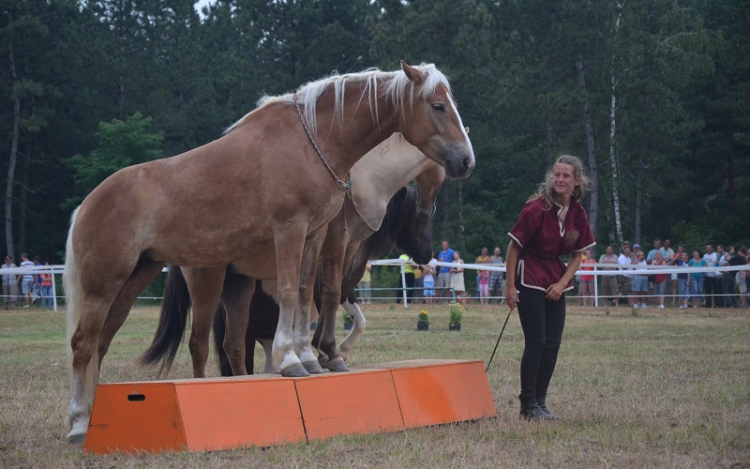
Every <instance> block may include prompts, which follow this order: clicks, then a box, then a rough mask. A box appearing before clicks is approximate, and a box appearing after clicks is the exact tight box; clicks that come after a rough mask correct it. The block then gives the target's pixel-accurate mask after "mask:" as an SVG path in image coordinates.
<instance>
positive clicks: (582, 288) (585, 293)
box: [578, 249, 596, 306]
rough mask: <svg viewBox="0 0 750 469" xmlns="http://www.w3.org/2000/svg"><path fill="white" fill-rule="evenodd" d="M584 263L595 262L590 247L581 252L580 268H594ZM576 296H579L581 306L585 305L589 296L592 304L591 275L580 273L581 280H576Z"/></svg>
mask: <svg viewBox="0 0 750 469" xmlns="http://www.w3.org/2000/svg"><path fill="white" fill-rule="evenodd" d="M586 264H596V259H594V254H593V253H592V252H591V249H586V251H584V253H583V259H582V260H581V270H594V268H593V267H588V266H586ZM578 296H580V297H581V306H586V304H587V303H588V301H589V298H591V304H592V305H593V304H594V276H593V275H581V280H579V281H578Z"/></svg>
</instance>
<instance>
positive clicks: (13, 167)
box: [0, 0, 750, 264]
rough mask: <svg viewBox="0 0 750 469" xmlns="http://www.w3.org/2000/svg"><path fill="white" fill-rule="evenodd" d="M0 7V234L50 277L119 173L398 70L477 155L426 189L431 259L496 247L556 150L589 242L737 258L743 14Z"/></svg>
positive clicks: (748, 140)
mask: <svg viewBox="0 0 750 469" xmlns="http://www.w3.org/2000/svg"><path fill="white" fill-rule="evenodd" d="M0 5H2V8H1V9H0V11H2V15H1V16H0V152H2V155H3V157H2V160H3V164H4V166H3V170H4V176H5V178H3V182H2V185H3V187H2V188H3V191H4V192H3V193H4V196H5V198H4V206H3V213H4V229H3V230H2V231H3V242H4V247H5V249H6V253H8V254H11V255H13V256H14V257H15V259H16V260H19V259H20V256H19V254H20V253H21V252H23V251H28V252H29V253H31V255H32V256H35V255H39V256H41V257H42V258H43V259H45V260H49V261H50V263H52V264H55V263H60V262H61V261H62V257H63V255H64V245H65V238H66V234H67V226H68V220H69V216H70V213H71V211H72V209H73V208H74V207H75V206H76V205H77V204H78V203H80V201H81V200H83V198H84V197H85V196H86V194H87V193H88V192H90V191H91V190H92V189H93V188H94V187H96V185H97V184H98V183H99V182H101V181H102V180H104V178H106V177H107V176H108V175H109V174H111V173H113V172H114V171H116V170H117V169H119V168H122V167H125V166H128V165H132V164H135V163H140V162H143V161H147V160H152V159H155V158H162V157H166V156H170V155H175V154H178V153H181V152H184V151H186V150H189V149H191V148H194V147H197V146H200V145H203V144H205V143H208V142H210V141H212V140H214V139H216V138H219V137H220V136H221V133H222V131H223V130H224V129H226V128H227V127H228V126H230V125H231V124H232V123H234V122H235V121H237V120H238V119H239V118H240V117H242V116H243V115H244V114H246V113H247V112H249V111H250V110H252V109H253V108H254V107H255V103H256V101H257V100H258V99H259V98H260V97H261V96H262V95H264V94H272V95H273V94H281V93H284V92H287V91H291V90H293V89H296V88H297V87H298V86H300V85H301V84H303V83H305V82H307V81H310V80H315V79H318V78H322V77H324V76H327V75H329V74H330V73H332V72H333V71H338V72H339V73H345V72H355V71H361V70H364V69H366V68H369V67H379V68H381V69H383V70H396V69H397V68H398V66H399V60H401V59H403V60H405V61H406V62H408V63H413V64H414V63H420V62H423V61H425V62H432V63H435V64H436V65H437V67H438V68H439V69H440V70H441V71H443V72H444V73H446V75H448V76H449V78H450V79H451V84H452V86H453V90H454V93H455V95H456V97H457V100H458V103H459V107H460V112H461V115H462V117H463V121H464V123H465V124H466V125H468V126H469V127H470V128H471V134H470V135H471V139H472V143H473V145H474V150H475V153H476V157H477V169H476V171H475V173H474V174H473V175H472V176H471V178H469V179H468V180H465V181H451V182H448V183H446V184H445V185H444V187H443V190H442V193H441V195H440V199H439V201H438V208H437V215H436V219H435V226H434V230H435V233H434V234H435V238H436V247H437V245H438V244H439V240H440V239H442V238H444V237H445V238H448V239H450V240H451V244H452V246H453V247H456V248H458V249H461V250H462V251H465V252H466V254H465V255H464V258H465V259H467V260H469V261H471V260H473V258H474V256H475V255H477V254H478V253H479V250H480V249H481V247H483V246H487V247H489V248H490V250H491V249H492V247H494V246H495V245H499V246H502V247H504V246H506V245H507V236H506V233H507V232H508V230H509V229H510V227H511V226H512V224H513V222H514V221H515V219H516V218H517V216H518V213H519V212H520V210H521V208H522V206H523V204H524V201H525V200H526V198H527V197H528V196H529V195H530V194H531V193H532V192H533V191H534V189H535V186H536V184H538V183H539V182H540V181H541V180H542V178H543V175H544V172H545V170H546V168H548V167H549V165H550V164H551V162H552V161H553V159H554V158H555V157H556V156H557V155H559V154H561V153H571V154H574V155H578V156H580V157H581V158H582V159H583V161H584V162H585V163H586V164H587V167H588V170H589V174H590V176H591V177H592V180H593V182H594V187H593V190H592V192H591V194H590V195H589V196H588V197H587V199H586V200H585V202H584V205H585V207H586V209H587V210H588V213H589V219H590V221H591V224H592V227H593V228H594V232H595V234H596V238H597V241H598V242H599V245H600V246H601V245H603V244H606V243H609V242H615V243H617V242H619V241H621V240H623V239H627V240H629V241H630V242H631V243H633V242H641V243H645V244H647V245H649V244H650V241H651V240H653V239H654V238H656V237H658V238H670V239H672V241H673V244H675V245H676V244H678V243H683V244H686V245H687V246H692V247H702V246H703V244H704V243H706V242H713V243H719V242H724V243H737V244H743V243H744V244H745V245H747V244H748V241H750V134H748V129H749V127H750V99H749V98H750V96H749V95H750V13H749V11H750V9H748V3H747V2H743V1H740V0H735V1H730V0H711V1H708V0H706V1H699V0H691V1H690V0H607V1H596V2H593V1H579V0H575V1H572V0H567V1H539V0H495V1H489V0H415V1H406V0H347V1H341V0H307V1H303V0H300V1H284V0H217V1H215V2H212V3H211V4H210V5H209V6H208V7H203V8H201V11H200V12H198V11H196V8H195V7H194V2H192V1H191V0H103V1H74V0H0ZM355 184H356V181H355ZM222 189H223V188H222V187H196V188H195V190H197V191H215V190H222ZM102 262H107V260H106V259H102Z"/></svg>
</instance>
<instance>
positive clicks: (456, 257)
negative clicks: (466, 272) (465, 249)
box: [453, 251, 461, 260]
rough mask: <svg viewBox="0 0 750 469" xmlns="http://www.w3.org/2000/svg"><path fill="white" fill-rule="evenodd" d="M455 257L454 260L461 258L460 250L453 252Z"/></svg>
mask: <svg viewBox="0 0 750 469" xmlns="http://www.w3.org/2000/svg"><path fill="white" fill-rule="evenodd" d="M453 259H454V260H459V259H461V255H460V254H459V253H458V251H455V252H454V253H453Z"/></svg>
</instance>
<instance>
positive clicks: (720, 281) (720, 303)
mask: <svg viewBox="0 0 750 469" xmlns="http://www.w3.org/2000/svg"><path fill="white" fill-rule="evenodd" d="M723 285H724V276H723V275H720V276H718V277H715V278H714V290H716V295H717V296H716V298H715V299H716V301H715V302H714V303H716V307H717V308H723V307H724V297H723V296H721V295H719V294H720V293H721V292H722V288H723Z"/></svg>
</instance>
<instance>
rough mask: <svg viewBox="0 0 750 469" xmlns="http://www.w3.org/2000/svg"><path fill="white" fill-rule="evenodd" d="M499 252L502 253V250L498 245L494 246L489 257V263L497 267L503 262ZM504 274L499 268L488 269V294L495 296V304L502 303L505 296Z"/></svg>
mask: <svg viewBox="0 0 750 469" xmlns="http://www.w3.org/2000/svg"><path fill="white" fill-rule="evenodd" d="M500 254H502V251H501V250H500V248H499V247H496V248H495V250H494V253H493V255H492V257H490V263H491V264H492V265H494V266H497V267H499V266H501V265H503V264H505V261H504V260H503V258H502V256H501V255H500ZM504 275H505V273H504V272H501V271H499V270H492V271H490V286H489V294H490V296H494V297H496V298H497V304H502V303H503V297H504V296H505V287H504V285H503V276H504Z"/></svg>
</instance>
